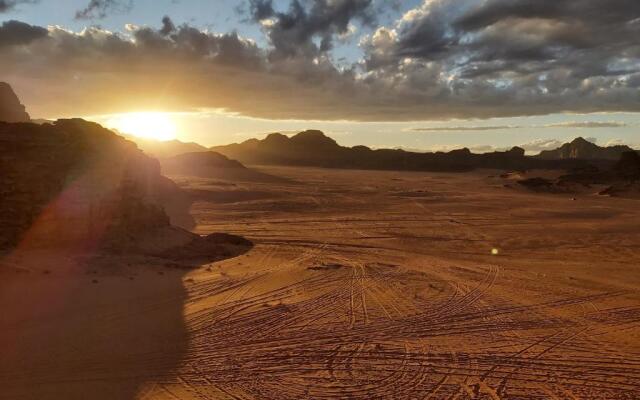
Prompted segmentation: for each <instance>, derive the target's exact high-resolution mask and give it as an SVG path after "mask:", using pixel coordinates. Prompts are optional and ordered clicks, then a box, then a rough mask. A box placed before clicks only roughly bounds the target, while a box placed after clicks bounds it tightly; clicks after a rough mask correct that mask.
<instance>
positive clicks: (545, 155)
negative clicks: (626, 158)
mask: <svg viewBox="0 0 640 400" xmlns="http://www.w3.org/2000/svg"><path fill="white" fill-rule="evenodd" d="M628 151H633V149H632V148H630V147H629V146H623V145H617V146H609V147H600V146H598V145H597V144H595V143H592V142H590V141H588V140H585V139H583V138H581V137H579V138H577V139H574V140H573V141H572V142H571V143H565V144H563V145H562V146H560V147H559V148H557V149H555V150H546V151H543V152H541V153H540V154H538V155H537V156H536V158H539V159H541V160H567V159H581V160H614V161H615V160H618V159H620V157H621V156H622V153H625V152H628Z"/></svg>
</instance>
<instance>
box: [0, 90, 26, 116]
mask: <svg viewBox="0 0 640 400" xmlns="http://www.w3.org/2000/svg"><path fill="white" fill-rule="evenodd" d="M29 120H30V117H29V114H27V112H26V110H25V107H24V106H23V105H22V104H21V103H20V100H19V99H18V96H16V94H15V92H14V91H13V89H12V88H11V86H9V84H8V83H5V82H0V121H4V122H29Z"/></svg>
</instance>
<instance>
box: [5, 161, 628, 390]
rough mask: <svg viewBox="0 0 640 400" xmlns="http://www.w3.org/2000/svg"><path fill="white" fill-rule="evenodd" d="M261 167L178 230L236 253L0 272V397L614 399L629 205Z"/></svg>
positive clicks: (484, 175) (45, 264)
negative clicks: (228, 236) (4, 346)
mask: <svg viewBox="0 0 640 400" xmlns="http://www.w3.org/2000/svg"><path fill="white" fill-rule="evenodd" d="M260 170H261V171H263V172H264V173H268V174H269V175H274V176H280V177H284V178H287V179H289V180H290V182H287V183H280V184H278V185H277V186H274V185H273V184H272V183H271V182H269V183H262V184H261V183H253V182H250V183H242V184H241V186H240V187H234V188H232V189H226V190H228V191H229V192H237V191H246V192H264V193H265V195H264V196H262V197H261V198H257V199H250V200H244V199H243V197H242V196H238V201H231V200H229V201H215V200H210V199H207V198H206V197H205V198H204V199H197V200H196V201H195V202H194V204H193V206H192V213H193V217H194V219H195V221H196V227H195V229H194V231H195V232H197V233H199V234H209V233H213V232H228V233H232V234H234V235H238V236H242V237H245V238H247V239H248V240H250V241H251V242H252V243H253V245H254V247H253V248H252V249H251V250H250V251H248V252H247V253H246V254H244V255H240V256H238V257H235V258H230V259H227V260H223V261H218V262H214V263H205V264H202V265H198V266H197V268H189V269H181V268H176V267H175V266H174V265H170V264H169V265H165V264H162V263H161V264H159V265H158V264H157V262H156V263H155V264H154V263H153V262H150V261H148V260H145V259H144V258H138V259H135V258H134V259H133V260H130V259H128V258H123V257H119V258H118V257H115V258H113V256H111V257H108V258H106V259H101V260H99V263H98V264H96V266H93V265H94V263H95V262H86V263H85V262H83V261H82V260H81V259H77V258H71V259H68V258H62V259H60V258H57V257H56V255H55V254H49V253H47V252H43V253H40V252H38V253H35V252H30V253H28V254H19V253H18V254H16V255H15V257H17V259H15V261H12V263H11V264H6V263H3V279H2V285H3V289H2V291H1V293H2V308H3V310H5V312H4V313H3V317H2V325H3V328H2V336H3V343H7V342H8V341H9V342H11V343H16V344H19V346H18V347H15V348H14V351H12V352H10V353H9V354H6V353H5V354H3V363H2V365H3V367H2V372H1V373H0V377H2V387H3V394H2V396H0V397H2V398H7V399H21V398H29V399H37V398H66V399H72V398H86V397H85V396H87V394H88V393H89V396H90V397H91V398H105V399H107V398H123V399H124V398H132V399H133V398H140V399H142V398H158V399H176V398H177V399H203V398H209V399H227V398H228V399H233V398H236V399H243V398H271V399H300V398H363V399H370V398H406V399H413V398H469V399H472V398H487V399H496V398H527V399H542V398H602V399H616V398H619V399H625V398H633V396H634V393H636V389H637V387H638V385H640V358H639V357H640V348H639V347H638V346H639V339H640V338H639V337H638V330H637V326H638V322H639V314H638V304H639V303H638V302H639V298H638V293H637V287H638V285H639V284H640V282H638V279H640V278H639V275H638V274H637V271H635V266H636V265H637V264H638V262H639V261H640V259H639V257H640V254H639V253H638V251H637V248H638V246H639V245H640V243H638V235H635V232H636V230H637V226H638V223H639V222H640V215H639V214H638V211H637V210H638V207H637V200H634V199H624V198H610V197H605V196H600V195H597V194H584V195H579V196H578V197H577V198H576V200H573V197H571V195H564V194H561V195H557V194H547V193H542V194H540V193H532V192H530V191H522V190H516V189H511V188H505V187H504V185H503V180H504V179H503V178H499V177H495V176H496V175H495V173H494V172H493V171H487V170H480V171H476V172H474V173H467V174H463V175H461V174H455V173H428V172H389V171H362V170H339V169H338V170H327V169H316V168H293V167H263V168H260ZM489 176H494V177H489ZM179 182H181V185H183V187H185V188H189V187H192V186H195V187H198V188H202V187H206V186H207V184H208V183H209V184H211V186H210V187H214V188H217V189H216V190H220V189H219V187H217V186H216V183H219V182H218V181H217V179H216V180H213V181H211V182H207V181H206V179H205V180H203V178H201V177H200V178H192V179H189V178H185V177H184V176H181V179H180V180H179ZM354 182H358V184H357V185H354ZM265 186H267V187H268V190H265ZM462 188H464V190H463V189H462ZM460 204H465V207H464V211H461V210H460ZM493 249H496V250H498V254H495V255H492V250H493ZM125 260H126V261H125ZM85 265H86V266H87V267H85ZM89 265H92V266H91V267H89ZM47 271H50V272H49V273H47ZM94 281H95V282H94ZM36 321H37V322H36ZM18 337H19V338H20V339H19V340H17V339H16V338H18ZM45 349H46V350H45ZM70 377H72V378H71V379H70Z"/></svg>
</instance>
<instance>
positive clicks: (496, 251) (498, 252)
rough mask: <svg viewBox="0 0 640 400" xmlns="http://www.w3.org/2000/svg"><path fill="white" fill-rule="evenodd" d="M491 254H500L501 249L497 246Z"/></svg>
mask: <svg viewBox="0 0 640 400" xmlns="http://www.w3.org/2000/svg"><path fill="white" fill-rule="evenodd" d="M491 254H492V255H494V256H497V255H498V254H500V250H498V249H496V248H493V249H491Z"/></svg>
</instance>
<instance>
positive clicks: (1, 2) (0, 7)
mask: <svg viewBox="0 0 640 400" xmlns="http://www.w3.org/2000/svg"><path fill="white" fill-rule="evenodd" d="M37 2H39V0H0V13H4V12H7V11H10V10H12V9H14V8H15V7H16V6H17V5H19V4H35V3H37Z"/></svg>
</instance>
